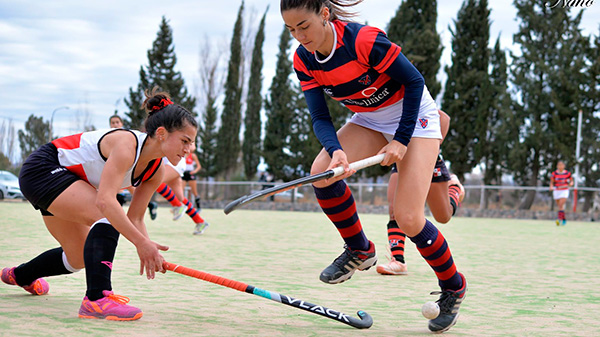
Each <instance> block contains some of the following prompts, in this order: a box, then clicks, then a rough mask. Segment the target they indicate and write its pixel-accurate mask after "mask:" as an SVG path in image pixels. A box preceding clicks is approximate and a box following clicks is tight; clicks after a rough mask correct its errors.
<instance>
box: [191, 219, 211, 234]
mask: <svg viewBox="0 0 600 337" xmlns="http://www.w3.org/2000/svg"><path fill="white" fill-rule="evenodd" d="M207 228H208V222H206V221H204V222H201V223H197V224H196V228H194V235H200V234H204V231H205V230H206V229H207Z"/></svg>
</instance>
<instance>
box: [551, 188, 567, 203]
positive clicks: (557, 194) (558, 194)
mask: <svg viewBox="0 0 600 337" xmlns="http://www.w3.org/2000/svg"><path fill="white" fill-rule="evenodd" d="M552 196H553V197H554V200H558V199H567V198H569V190H568V189H567V190H554V191H552Z"/></svg>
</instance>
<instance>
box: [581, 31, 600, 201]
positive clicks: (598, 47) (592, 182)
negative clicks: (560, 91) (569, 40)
mask: <svg viewBox="0 0 600 337" xmlns="http://www.w3.org/2000/svg"><path fill="white" fill-rule="evenodd" d="M585 55H586V58H587V64H588V66H587V68H586V69H585V70H584V71H583V72H582V73H583V74H585V75H586V77H587V78H586V80H585V82H584V83H583V88H582V89H583V92H584V94H585V98H584V102H583V106H582V114H583V123H582V124H583V125H582V134H583V137H582V138H583V139H582V141H581V159H580V160H579V166H580V167H579V170H580V171H579V172H580V175H581V176H582V177H583V180H582V181H581V182H582V183H583V185H584V186H587V187H598V186H599V185H598V182H599V181H600V170H598V167H597V165H598V163H600V146H598V144H599V143H600V116H598V114H597V113H595V112H596V111H600V62H598V60H600V30H599V32H598V35H597V36H595V37H594V38H592V41H591V43H590V44H589V45H588V47H587V49H586V53H585ZM595 195H596V193H595V192H593V191H587V192H585V203H584V206H583V210H582V211H583V212H587V211H588V210H589V208H590V207H591V206H592V202H593V201H594V196H595Z"/></svg>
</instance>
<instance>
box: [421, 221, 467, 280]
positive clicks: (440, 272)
mask: <svg viewBox="0 0 600 337" xmlns="http://www.w3.org/2000/svg"><path fill="white" fill-rule="evenodd" d="M410 239H411V240H412V242H414V243H415V245H417V249H418V250H419V253H421V256H423V258H425V261H427V263H428V264H429V266H430V267H431V268H432V269H433V271H434V272H435V275H436V276H437V278H438V283H439V285H440V288H442V290H458V289H460V288H461V287H462V278H461V277H460V274H459V273H458V272H457V271H456V265H455V264H454V260H453V259H452V253H451V252H450V248H449V247H448V243H447V242H446V239H444V236H443V235H442V233H441V232H440V231H439V230H438V229H437V228H436V227H435V226H434V225H433V224H432V223H431V222H429V220H427V219H426V220H425V227H423V230H422V231H421V233H419V234H417V235H416V236H414V237H412V238H410Z"/></svg>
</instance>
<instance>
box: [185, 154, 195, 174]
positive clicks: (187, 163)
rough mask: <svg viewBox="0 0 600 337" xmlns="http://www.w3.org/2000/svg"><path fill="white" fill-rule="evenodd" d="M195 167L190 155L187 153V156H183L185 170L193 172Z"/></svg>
mask: <svg viewBox="0 0 600 337" xmlns="http://www.w3.org/2000/svg"><path fill="white" fill-rule="evenodd" d="M195 166H196V163H195V162H194V157H192V154H191V153H189V154H188V155H187V156H185V170H186V171H193V170H194V168H195Z"/></svg>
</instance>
